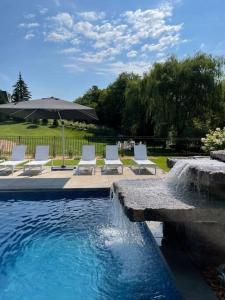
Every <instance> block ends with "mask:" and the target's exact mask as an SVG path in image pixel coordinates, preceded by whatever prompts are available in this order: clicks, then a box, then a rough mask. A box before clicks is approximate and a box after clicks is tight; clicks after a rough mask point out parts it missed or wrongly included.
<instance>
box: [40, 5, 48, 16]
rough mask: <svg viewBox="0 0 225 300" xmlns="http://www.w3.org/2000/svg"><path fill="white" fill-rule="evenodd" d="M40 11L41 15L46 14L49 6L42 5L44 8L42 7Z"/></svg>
mask: <svg viewBox="0 0 225 300" xmlns="http://www.w3.org/2000/svg"><path fill="white" fill-rule="evenodd" d="M39 12H40V14H41V15H45V14H46V13H47V12H48V8H47V7H42V8H40V10H39Z"/></svg>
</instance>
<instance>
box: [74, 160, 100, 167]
mask: <svg viewBox="0 0 225 300" xmlns="http://www.w3.org/2000/svg"><path fill="white" fill-rule="evenodd" d="M78 166H96V159H93V160H82V159H81V160H80V161H79V163H78Z"/></svg>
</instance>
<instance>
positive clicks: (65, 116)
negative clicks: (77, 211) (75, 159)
mask: <svg viewBox="0 0 225 300" xmlns="http://www.w3.org/2000/svg"><path fill="white" fill-rule="evenodd" d="M0 112H1V113H3V114H5V115H8V116H11V117H17V118H22V119H57V120H74V121H75V120H76V121H86V122H93V121H97V120H98V117H97V115H96V113H95V111H94V109H93V108H90V107H87V106H83V105H79V104H76V103H73V102H69V101H65V100H61V99H58V98H55V97H50V98H42V99H37V100H31V101H23V102H18V103H8V104H2V105H0ZM62 157H63V164H62V168H65V136H64V123H63V122H62Z"/></svg>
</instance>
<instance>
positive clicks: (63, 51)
mask: <svg viewBox="0 0 225 300" xmlns="http://www.w3.org/2000/svg"><path fill="white" fill-rule="evenodd" d="M79 51H80V50H79V49H77V48H74V47H72V48H65V49H63V50H61V51H60V53H61V54H68V55H69V54H74V53H77V52H79Z"/></svg>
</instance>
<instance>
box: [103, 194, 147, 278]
mask: <svg viewBox="0 0 225 300" xmlns="http://www.w3.org/2000/svg"><path fill="white" fill-rule="evenodd" d="M111 201H112V209H111V213H110V215H109V225H108V226H107V227H105V228H102V229H101V233H102V235H103V236H104V240H105V245H106V247H107V248H109V249H110V250H111V252H112V254H113V256H115V257H117V258H119V260H120V266H121V271H120V275H119V276H120V279H121V280H125V279H126V280H127V279H129V280H130V279H134V278H135V277H136V276H140V274H141V270H142V268H144V266H145V264H146V262H145V259H144V257H143V248H144V247H145V240H144V238H143V235H142V232H141V227H140V224H138V223H133V222H130V221H129V219H128V218H127V217H126V215H125V214H124V212H123V208H122V205H121V204H120V201H119V199H118V197H117V195H116V193H113V192H111ZM131 261H132V262H133V263H132V264H131ZM138 274H139V275H138Z"/></svg>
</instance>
